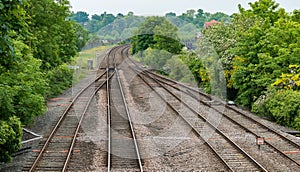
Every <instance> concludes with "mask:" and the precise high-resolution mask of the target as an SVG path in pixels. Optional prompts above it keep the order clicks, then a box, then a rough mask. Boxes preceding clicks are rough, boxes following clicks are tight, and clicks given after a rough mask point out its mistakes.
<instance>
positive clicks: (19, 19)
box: [0, 0, 87, 162]
mask: <svg viewBox="0 0 300 172" xmlns="http://www.w3.org/2000/svg"><path fill="white" fill-rule="evenodd" d="M68 4H69V2H68V1H67V0H60V1H52V0H27V1H22V0H1V1H0V10H1V13H0V23H1V35H0V44H1V46H0V54H1V58H0V114H1V115H0V161H1V162H8V161H10V160H11V154H12V153H14V152H16V151H17V150H18V149H19V148H20V146H21V145H20V143H21V137H22V126H24V125H27V124H29V123H30V122H32V121H33V119H34V118H35V117H36V116H38V115H41V114H43V113H44V112H45V110H46V106H45V99H46V98H47V97H48V96H50V95H53V94H54V93H57V92H58V89H56V88H57V87H58V88H59V89H60V90H61V89H65V88H66V86H69V85H70V83H71V81H72V72H71V71H70V70H69V69H68V68H67V65H66V63H68V62H71V61H72V58H73V56H75V55H76V53H77V51H78V50H80V49H81V48H82V46H83V45H84V42H85V41H86V39H87V32H85V31H84V30H83V29H82V28H81V26H80V27H79V26H78V24H77V23H75V22H73V21H69V20H66V18H67V17H68V16H69V15H70V11H69V5H68ZM78 38H80V39H78ZM58 80H59V82H57V81H58ZM62 81H64V82H62Z"/></svg>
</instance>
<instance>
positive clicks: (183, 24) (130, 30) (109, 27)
mask: <svg viewBox="0 0 300 172" xmlns="http://www.w3.org/2000/svg"><path fill="white" fill-rule="evenodd" d="M165 17H166V18H167V19H168V20H169V21H170V22H171V23H172V24H174V25H175V26H177V27H178V29H179V31H178V34H179V38H180V39H181V40H182V41H188V40H191V39H195V36H196V32H199V31H200V30H202V29H203V27H204V23H205V22H208V21H211V20H216V21H219V22H229V21H231V16H229V15H227V14H224V13H222V12H217V13H208V12H204V11H203V10H202V9H199V10H197V11H195V10H193V9H191V10H187V11H186V12H185V13H182V14H181V15H176V13H173V12H170V13H166V14H165ZM70 18H71V19H72V20H74V21H76V22H77V23H80V24H81V25H82V26H83V27H84V28H85V29H86V30H88V31H89V33H91V39H90V40H89V43H90V44H93V43H95V42H101V41H102V43H105V42H103V40H105V41H110V42H112V43H115V42H118V41H122V40H126V39H128V38H130V37H131V36H133V35H135V32H136V31H137V29H138V27H139V25H140V24H141V23H142V22H144V20H145V18H146V17H144V16H136V15H134V13H133V12H129V13H128V14H126V15H125V14H121V13H119V14H117V15H116V16H115V15H113V14H110V13H106V12H104V13H103V14H100V15H98V14H93V15H92V16H90V15H89V14H88V13H86V12H84V11H78V12H76V13H73V15H72V16H71V17H70Z"/></svg>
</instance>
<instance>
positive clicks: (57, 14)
mask: <svg viewBox="0 0 300 172" xmlns="http://www.w3.org/2000/svg"><path fill="white" fill-rule="evenodd" d="M29 2H30V3H31V4H30V6H28V7H27V9H26V10H27V12H28V14H29V15H30V17H31V19H32V21H31V23H30V29H31V32H32V33H33V34H34V35H35V37H36V39H35V40H34V41H32V46H33V47H36V49H35V51H34V57H35V58H38V59H41V60H42V62H43V65H42V68H43V69H44V70H49V69H51V68H54V67H56V66H59V65H61V64H63V63H66V62H70V61H71V60H72V57H73V56H75V55H76V53H77V47H76V43H77V40H76V39H77V35H76V30H75V27H73V24H74V23H73V22H72V21H69V20H66V18H67V17H68V16H69V15H70V11H69V6H68V4H69V2H68V1H67V0H61V1H59V2H58V3H57V2H54V1H52V0H31V1H29Z"/></svg>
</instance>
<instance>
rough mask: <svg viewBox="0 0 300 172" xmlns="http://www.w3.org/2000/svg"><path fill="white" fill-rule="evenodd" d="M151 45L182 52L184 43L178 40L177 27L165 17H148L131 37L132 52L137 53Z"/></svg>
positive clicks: (173, 51)
mask: <svg viewBox="0 0 300 172" xmlns="http://www.w3.org/2000/svg"><path fill="white" fill-rule="evenodd" d="M149 47H151V48H156V49H159V50H166V51H169V52H170V53H178V52H180V51H181V48H182V45H181V43H180V42H179V41H178V35H177V28H176V27H175V26H174V25H172V24H171V23H170V22H169V21H167V20H166V18H164V17H157V16H156V17H147V18H146V20H145V21H144V22H143V23H141V24H140V26H139V28H138V30H137V32H136V36H133V37H132V38H131V52H132V53H133V54H135V53H137V52H139V51H144V50H146V49H147V48H149ZM169 47H171V48H169Z"/></svg>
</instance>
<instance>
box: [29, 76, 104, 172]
mask: <svg viewBox="0 0 300 172" xmlns="http://www.w3.org/2000/svg"><path fill="white" fill-rule="evenodd" d="M105 73H106V72H104V73H103V74H101V75H100V76H98V77H97V78H96V79H95V80H94V81H92V82H90V83H89V84H88V86H86V87H85V88H83V89H81V90H80V91H79V93H77V94H76V96H75V97H74V98H73V99H72V101H71V103H70V104H69V105H68V106H67V108H66V109H65V111H64V112H63V114H62V115H61V117H60V118H59V120H58V121H57V123H56V124H55V126H54V128H53V129H52V131H51V133H50V135H49V136H48V138H47V140H46V142H45V144H44V145H43V147H42V149H41V150H40V152H39V154H38V156H37V157H36V159H35V160H34V162H33V164H32V165H31V167H30V169H29V172H32V171H34V169H35V168H36V166H37V164H38V162H39V161H40V159H41V158H42V155H43V154H44V152H45V150H46V148H47V147H48V145H49V143H50V141H51V140H52V138H53V136H54V134H55V133H56V131H57V129H58V128H59V126H60V125H61V123H62V121H63V120H64V119H65V117H66V116H67V114H68V112H69V110H70V109H71V107H72V106H73V105H74V103H75V101H76V100H77V99H78V97H79V96H80V95H81V94H82V93H83V92H84V91H85V90H86V89H88V88H89V87H90V86H91V85H92V84H93V83H94V82H96V81H98V80H99V79H100V78H101V77H102V76H103V75H104V74H105Z"/></svg>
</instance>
